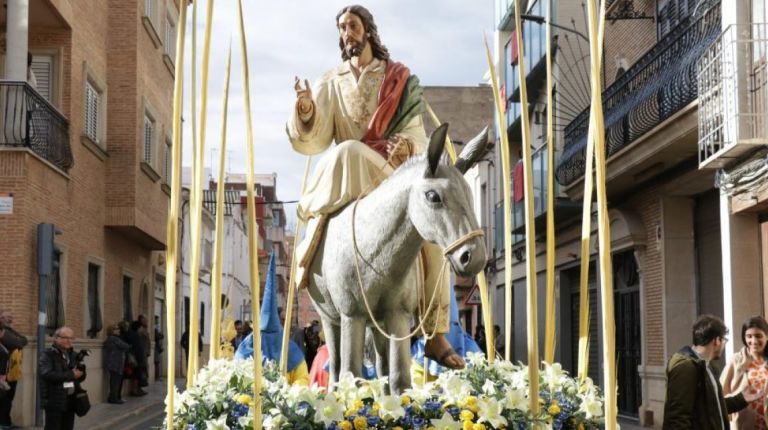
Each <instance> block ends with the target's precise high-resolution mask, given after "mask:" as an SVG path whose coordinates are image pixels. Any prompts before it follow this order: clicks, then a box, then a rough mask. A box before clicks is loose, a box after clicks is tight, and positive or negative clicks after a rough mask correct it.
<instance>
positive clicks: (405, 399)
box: [400, 396, 411, 406]
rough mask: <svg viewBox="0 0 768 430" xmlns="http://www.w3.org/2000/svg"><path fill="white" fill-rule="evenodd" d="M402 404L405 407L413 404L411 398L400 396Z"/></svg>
mask: <svg viewBox="0 0 768 430" xmlns="http://www.w3.org/2000/svg"><path fill="white" fill-rule="evenodd" d="M400 402H401V403H402V405H403V406H408V405H410V404H411V398H410V397H408V396H400Z"/></svg>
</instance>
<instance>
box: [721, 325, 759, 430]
mask: <svg viewBox="0 0 768 430" xmlns="http://www.w3.org/2000/svg"><path fill="white" fill-rule="evenodd" d="M741 341H742V342H743V343H744V347H743V348H742V349H741V351H739V352H737V353H736V354H734V356H733V357H732V358H731V359H730V360H729V361H728V364H727V365H726V366H725V369H724V370H723V374H722V375H721V376H720V382H721V383H722V384H723V395H724V396H726V397H728V396H733V395H735V394H737V393H740V392H742V391H744V390H745V389H748V388H749V387H751V388H752V389H756V390H758V391H765V387H766V382H768V356H766V353H768V350H766V348H765V344H766V341H768V322H766V321H765V319H764V318H763V317H761V316H759V315H758V316H754V317H752V318H750V319H748V320H747V321H746V322H745V323H744V325H742V327H741ZM767 400H768V399H766V397H763V398H761V399H757V400H755V401H753V402H751V403H750V404H749V407H747V408H744V409H743V410H742V411H741V412H737V413H735V414H732V415H731V428H732V429H737V430H742V429H755V430H766V428H767V427H768V426H766V420H765V412H766V401H767Z"/></svg>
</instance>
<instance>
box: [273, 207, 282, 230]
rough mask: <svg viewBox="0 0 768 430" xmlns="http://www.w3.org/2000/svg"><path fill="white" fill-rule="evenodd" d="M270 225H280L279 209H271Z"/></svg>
mask: <svg viewBox="0 0 768 430" xmlns="http://www.w3.org/2000/svg"><path fill="white" fill-rule="evenodd" d="M272 225H274V226H280V225H282V224H281V223H280V209H273V210H272Z"/></svg>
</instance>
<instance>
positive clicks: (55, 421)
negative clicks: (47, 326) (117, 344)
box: [38, 327, 87, 430]
mask: <svg viewBox="0 0 768 430" xmlns="http://www.w3.org/2000/svg"><path fill="white" fill-rule="evenodd" d="M74 339H75V335H74V332H73V331H72V329H71V328H69V327H61V328H58V329H57V330H56V332H54V334H53V346H51V347H50V348H48V349H46V350H45V353H44V354H43V356H42V357H41V358H40V363H38V372H39V375H40V378H41V379H42V383H41V384H42V406H43V409H44V410H45V430H72V429H73V428H74V425H75V398H76V394H77V393H78V392H81V391H82V389H81V388H80V383H81V382H83V381H84V380H85V376H86V374H85V364H84V363H83V362H82V360H83V358H84V356H85V355H87V352H86V351H81V352H80V353H79V354H75V351H74V349H72V341H73V340H74Z"/></svg>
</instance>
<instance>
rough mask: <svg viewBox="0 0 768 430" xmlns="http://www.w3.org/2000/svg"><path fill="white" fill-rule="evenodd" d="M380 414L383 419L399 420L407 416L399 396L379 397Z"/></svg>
mask: <svg viewBox="0 0 768 430" xmlns="http://www.w3.org/2000/svg"><path fill="white" fill-rule="evenodd" d="M379 414H380V415H381V416H382V418H386V417H391V418H392V419H395V420H396V419H398V418H402V417H403V416H405V409H403V406H402V404H401V402H400V397H399V396H381V397H379Z"/></svg>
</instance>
